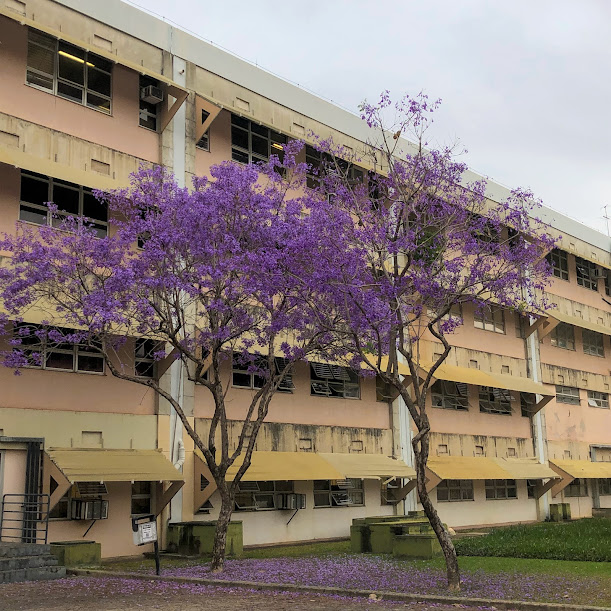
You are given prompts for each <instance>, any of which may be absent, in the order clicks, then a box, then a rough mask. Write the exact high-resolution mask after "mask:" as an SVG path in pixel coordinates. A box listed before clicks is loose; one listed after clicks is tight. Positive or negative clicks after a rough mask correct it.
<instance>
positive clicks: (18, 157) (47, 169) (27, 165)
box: [0, 148, 127, 191]
mask: <svg viewBox="0 0 611 611" xmlns="http://www.w3.org/2000/svg"><path fill="white" fill-rule="evenodd" d="M0 163H6V164H7V165H12V166H14V167H16V168H22V169H24V170H31V171H32V172H38V173H39V174H44V175H45V176H52V177H53V178H60V179H61V180H66V181H68V182H73V183H75V184H77V185H83V186H85V187H90V188H91V189H100V190H102V191H109V190H111V189H118V188H119V187H125V186H127V184H121V182H120V181H118V180H115V179H114V178H110V177H109V176H104V175H103V174H97V173H96V172H86V171H85V170H78V169H76V168H71V167H69V166H66V165H62V164H61V163H55V162H54V161H51V160H49V159H42V158H41V157H35V156H34V155H28V154H27V153H23V152H22V151H20V150H18V149H6V148H4V149H2V148H0Z"/></svg>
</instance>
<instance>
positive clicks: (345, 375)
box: [310, 363, 361, 399]
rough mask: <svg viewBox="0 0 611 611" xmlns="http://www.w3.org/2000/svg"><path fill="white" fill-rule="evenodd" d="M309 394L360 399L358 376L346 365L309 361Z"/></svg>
mask: <svg viewBox="0 0 611 611" xmlns="http://www.w3.org/2000/svg"><path fill="white" fill-rule="evenodd" d="M310 394H312V395H319V396H321V395H322V396H323V397H341V398H343V399H360V396H361V391H360V385H359V377H358V375H357V374H356V373H355V372H354V371H352V369H349V368H348V367H341V366H339V365H329V364H327V363H310Z"/></svg>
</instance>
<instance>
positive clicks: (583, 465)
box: [549, 459, 611, 479]
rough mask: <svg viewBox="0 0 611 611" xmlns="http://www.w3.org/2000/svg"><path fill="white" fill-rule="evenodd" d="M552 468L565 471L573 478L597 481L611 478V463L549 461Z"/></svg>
mask: <svg viewBox="0 0 611 611" xmlns="http://www.w3.org/2000/svg"><path fill="white" fill-rule="evenodd" d="M549 463H550V466H551V467H552V468H554V467H556V468H557V469H559V471H564V473H567V474H568V475H570V476H571V477H572V478H575V479H576V478H586V479H597V478H607V477H611V462H592V461H589V460H556V459H552V460H550V461H549Z"/></svg>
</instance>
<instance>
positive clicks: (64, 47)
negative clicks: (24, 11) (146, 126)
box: [26, 29, 112, 114]
mask: <svg viewBox="0 0 611 611" xmlns="http://www.w3.org/2000/svg"><path fill="white" fill-rule="evenodd" d="M111 73H112V63H111V62H110V61H108V60H106V59H104V58H102V57H99V56H98V55H95V54H94V53H91V52H89V51H85V50H84V49H81V48H80V47H75V46H74V45H71V44H69V43H67V42H64V41H62V40H57V39H56V38H53V37H52V36H48V35H47V34H43V33H42V32H39V31H37V30H33V29H30V30H29V32H28V65H27V72H26V81H27V83H28V84H29V85H33V86H34V87H37V88H39V89H43V90H45V91H49V92H50V93H53V94H54V95H57V96H59V97H61V98H65V99H66V100H72V101H73V102H76V103H77V104H82V105H83V106H88V107H89V108H93V109H94V110H99V111H100V112H104V113H106V114H110V109H111V96H112V91H111V89H112V78H111Z"/></svg>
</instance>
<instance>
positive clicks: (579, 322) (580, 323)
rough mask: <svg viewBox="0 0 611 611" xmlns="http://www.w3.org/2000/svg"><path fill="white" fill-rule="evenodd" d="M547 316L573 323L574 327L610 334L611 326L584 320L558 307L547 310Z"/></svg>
mask: <svg viewBox="0 0 611 611" xmlns="http://www.w3.org/2000/svg"><path fill="white" fill-rule="evenodd" d="M548 316H549V317H550V318H555V319H556V320H558V321H560V322H564V323H566V324H568V325H573V326H574V327H580V328H582V329H589V330H590V331H596V332H597V333H602V334H603V335H611V328H609V327H607V326H605V325H601V324H600V323H596V322H590V321H589V320H584V319H583V318H581V317H579V316H569V315H568V314H564V312H560V311H558V309H554V310H550V311H549V312H548Z"/></svg>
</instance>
